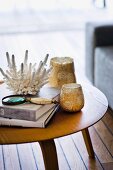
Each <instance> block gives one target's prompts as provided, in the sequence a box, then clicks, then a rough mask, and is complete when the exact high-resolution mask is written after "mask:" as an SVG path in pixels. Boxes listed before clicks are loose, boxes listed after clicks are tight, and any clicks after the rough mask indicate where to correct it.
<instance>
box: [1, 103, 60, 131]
mask: <svg viewBox="0 0 113 170" xmlns="http://www.w3.org/2000/svg"><path fill="white" fill-rule="evenodd" d="M58 109H59V105H58V104H56V105H55V106H54V107H53V108H52V109H50V110H49V111H47V112H46V113H45V114H44V115H43V116H42V117H40V118H39V119H38V120H37V121H28V120H19V119H9V118H3V117H0V126H21V127H39V128H45V127H46V125H47V124H48V122H49V121H50V119H51V118H52V116H53V115H54V114H55V113H56V112H57V110H58Z"/></svg>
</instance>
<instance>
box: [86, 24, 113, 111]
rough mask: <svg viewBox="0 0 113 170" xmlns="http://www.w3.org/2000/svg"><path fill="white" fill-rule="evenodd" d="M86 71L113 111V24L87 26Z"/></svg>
mask: <svg viewBox="0 0 113 170" xmlns="http://www.w3.org/2000/svg"><path fill="white" fill-rule="evenodd" d="M85 31H86V54H85V56H86V58H85V62H86V64H85V71H86V76H87V77H88V79H89V80H90V81H91V82H92V83H93V84H94V85H95V86H96V87H98V88H99V89H100V90H101V91H103V92H104V94H105V95H106V96H107V98H108V102H109V106H110V107H111V108H112V109H113V24H110V23H108V24H102V23H101V24H98V23H87V24H86V30H85Z"/></svg>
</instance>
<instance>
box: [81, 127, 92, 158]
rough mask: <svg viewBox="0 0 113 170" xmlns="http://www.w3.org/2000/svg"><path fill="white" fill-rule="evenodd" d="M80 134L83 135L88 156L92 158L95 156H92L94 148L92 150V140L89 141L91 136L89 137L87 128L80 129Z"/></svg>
mask: <svg viewBox="0 0 113 170" xmlns="http://www.w3.org/2000/svg"><path fill="white" fill-rule="evenodd" d="M82 135H83V138H84V141H85V145H86V148H87V151H88V154H89V156H90V157H92V158H94V157H95V156H94V150H93V146H92V142H91V138H90V134H89V130H88V128H86V129H83V130H82Z"/></svg>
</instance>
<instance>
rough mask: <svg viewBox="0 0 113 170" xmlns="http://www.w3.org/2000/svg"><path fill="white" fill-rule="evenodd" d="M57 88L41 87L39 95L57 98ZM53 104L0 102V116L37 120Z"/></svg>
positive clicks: (49, 109) (52, 106)
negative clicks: (10, 104)
mask: <svg viewBox="0 0 113 170" xmlns="http://www.w3.org/2000/svg"><path fill="white" fill-rule="evenodd" d="M58 94H59V90H58V89H54V88H47V87H46V88H42V89H41V91H40V93H39V97H46V98H52V99H55V100H57V101H58V100H59V95H58ZM54 106H55V104H54V103H52V104H47V105H46V104H45V105H37V104H32V103H24V104H20V105H13V106H9V105H3V104H2V103H0V117H3V118H11V119H21V120H28V121H37V120H38V119H39V118H41V117H42V116H43V115H44V114H45V113H46V112H48V111H51V109H52V108H54Z"/></svg>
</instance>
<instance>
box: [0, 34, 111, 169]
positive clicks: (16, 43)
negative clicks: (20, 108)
mask: <svg viewBox="0 0 113 170" xmlns="http://www.w3.org/2000/svg"><path fill="white" fill-rule="evenodd" d="M26 49H28V50H29V58H30V57H32V58H33V57H34V62H38V61H39V60H40V59H41V58H44V57H45V55H46V54H47V53H49V54H50V57H54V56H71V57H73V58H74V60H75V72H76V73H77V72H78V70H79V73H80V74H84V63H85V58H84V55H85V51H84V49H85V38H84V32H83V31H64V32H60V31H59V32H57V31H56V32H45V33H44V32H43V33H40V34H39V33H37V34H36V33H35V34H33V33H32V34H13V35H5V34H4V35H1V36H0V67H1V66H2V67H4V65H5V64H6V63H3V62H2V58H3V57H5V52H6V51H8V52H9V53H11V54H12V53H14V54H15V56H17V58H22V57H23V56H24V52H25V50H26ZM80 74H79V75H80ZM0 76H1V75H0ZM76 76H77V80H78V82H79V76H78V74H77V75H76ZM110 112H111V111H110V110H108V111H107V113H106V115H105V116H104V118H103V119H102V120H101V121H99V122H98V123H97V124H95V125H94V126H92V127H90V128H89V131H90V135H91V139H92V143H93V147H94V151H95V159H91V158H89V157H88V154H87V151H86V148H85V144H84V141H83V138H82V134H81V132H78V133H76V134H73V135H69V136H66V137H62V138H59V139H55V143H56V148H57V153H58V162H59V168H60V170H85V169H87V170H103V169H104V170H112V169H113V117H112V116H111V114H110ZM91 116H92V115H91ZM0 170H44V163H43V158H42V153H41V150H40V147H39V144H38V143H37V142H36V143H28V144H21V145H20V144H17V145H1V146H0Z"/></svg>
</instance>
